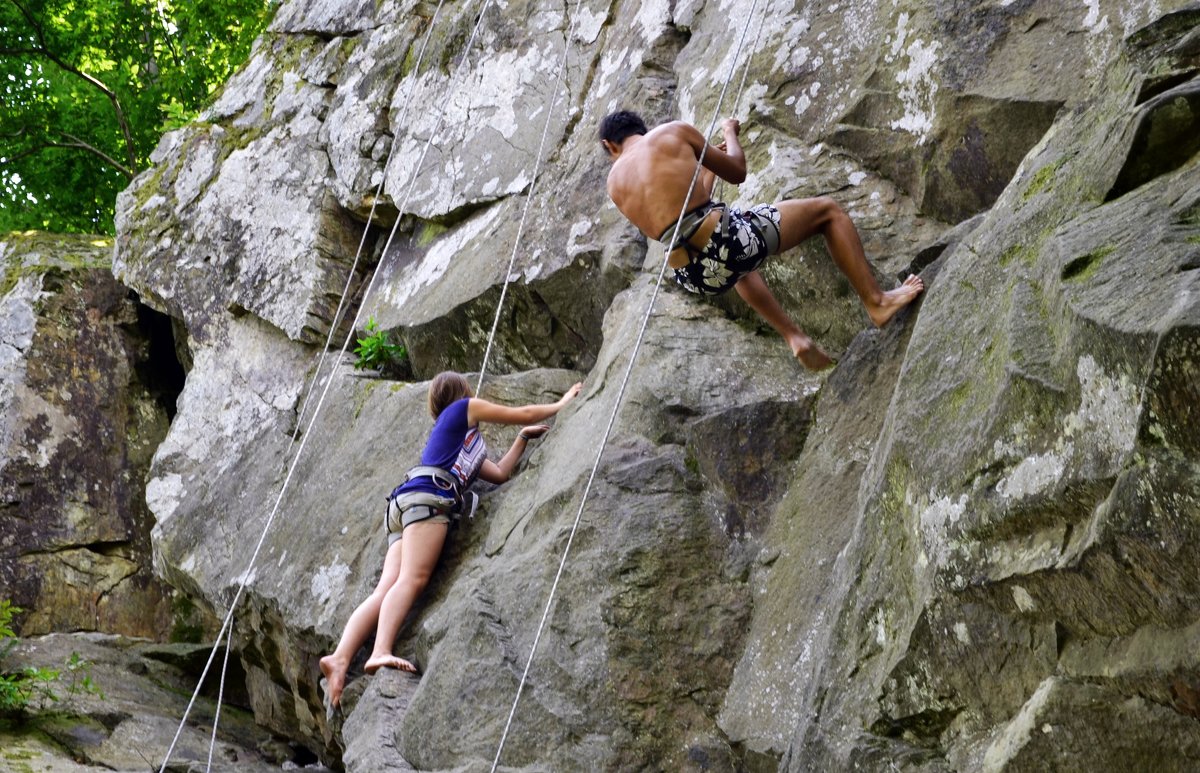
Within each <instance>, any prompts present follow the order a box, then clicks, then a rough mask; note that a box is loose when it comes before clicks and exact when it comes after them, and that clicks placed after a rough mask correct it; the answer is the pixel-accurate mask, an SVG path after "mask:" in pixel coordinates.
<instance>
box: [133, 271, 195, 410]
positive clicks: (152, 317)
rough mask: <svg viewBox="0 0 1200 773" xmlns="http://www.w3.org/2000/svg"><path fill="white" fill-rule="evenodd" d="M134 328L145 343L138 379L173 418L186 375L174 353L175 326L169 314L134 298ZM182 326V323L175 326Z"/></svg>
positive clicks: (137, 371)
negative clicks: (135, 306) (135, 323)
mask: <svg viewBox="0 0 1200 773" xmlns="http://www.w3.org/2000/svg"><path fill="white" fill-rule="evenodd" d="M134 300H135V301H136V302H137V327H138V331H139V332H140V333H141V334H142V335H143V336H145V338H146V341H147V343H148V346H147V352H146V356H145V357H144V358H140V359H139V360H138V362H137V363H136V365H135V366H134V369H135V372H136V373H137V376H138V380H139V381H141V383H142V385H143V386H145V388H146V390H147V391H148V392H149V393H150V395H151V396H152V397H153V398H154V401H155V402H156V403H158V404H159V405H160V406H161V407H162V409H163V410H164V411H166V414H167V420H168V421H171V420H173V419H174V418H175V402H176V400H178V399H179V394H180V393H181V392H183V384H184V381H185V379H186V377H187V373H186V371H185V370H184V367H183V364H182V363H181V362H180V361H179V357H178V356H177V354H176V352H177V348H176V342H175V330H176V327H177V326H176V325H174V324H173V323H172V320H171V317H169V316H167V315H166V314H162V313H161V312H158V311H155V310H154V309H152V308H150V307H149V306H147V305H145V304H144V303H142V302H141V301H140V300H137V295H136V293H135V294H134ZM178 327H180V328H182V326H178Z"/></svg>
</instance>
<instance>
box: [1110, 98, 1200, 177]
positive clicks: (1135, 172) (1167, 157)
mask: <svg viewBox="0 0 1200 773" xmlns="http://www.w3.org/2000/svg"><path fill="white" fill-rule="evenodd" d="M1197 123H1200V82H1194V81H1188V82H1187V83H1184V84H1182V85H1180V86H1177V87H1175V88H1173V89H1169V90H1166V91H1164V92H1163V93H1161V94H1159V95H1158V96H1156V97H1154V98H1153V99H1151V100H1150V101H1148V102H1147V103H1146V105H1145V107H1143V108H1142V112H1141V114H1140V115H1139V116H1138V118H1137V126H1136V128H1135V129H1134V132H1133V139H1132V140H1131V141H1130V143H1129V151H1128V153H1127V154H1126V156H1125V160H1124V163H1123V164H1122V165H1121V171H1120V174H1118V176H1117V180H1116V182H1115V183H1113V186H1112V189H1110V190H1109V192H1108V195H1106V196H1105V197H1104V200H1105V201H1112V200H1114V199H1117V198H1120V197H1121V196H1124V195H1125V194H1126V193H1129V192H1130V191H1133V190H1135V189H1137V188H1140V187H1141V186H1143V185H1145V184H1146V183H1148V182H1150V181H1151V180H1153V179H1155V178H1156V177H1161V176H1162V175H1166V174H1170V173H1171V172H1174V171H1175V170H1177V169H1180V168H1182V167H1184V166H1186V165H1188V164H1189V163H1191V162H1192V161H1193V159H1194V158H1195V156H1196V155H1197V154H1200V132H1198V131H1196V126H1197Z"/></svg>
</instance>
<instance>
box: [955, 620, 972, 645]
mask: <svg viewBox="0 0 1200 773" xmlns="http://www.w3.org/2000/svg"><path fill="white" fill-rule="evenodd" d="M954 638H956V639H958V640H959V642H961V643H962V644H967V645H969V644H970V643H971V632H970V631H969V630H967V624H966V623H963V622H958V623H955V624H954Z"/></svg>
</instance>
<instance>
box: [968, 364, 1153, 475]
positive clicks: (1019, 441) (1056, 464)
mask: <svg viewBox="0 0 1200 773" xmlns="http://www.w3.org/2000/svg"><path fill="white" fill-rule="evenodd" d="M1076 374H1077V375H1078V377H1079V393H1080V399H1079V407H1078V408H1077V409H1076V410H1075V411H1074V412H1073V413H1071V414H1070V415H1068V416H1067V417H1065V418H1064V419H1063V421H1062V431H1061V433H1060V434H1059V437H1058V441H1057V442H1056V444H1055V447H1054V448H1053V449H1050V450H1048V451H1045V452H1043V453H1038V454H1032V455H1030V456H1027V457H1025V458H1024V459H1022V460H1021V461H1020V462H1019V463H1018V464H1017V466H1016V467H1014V468H1013V469H1012V471H1011V472H1009V474H1008V475H1006V476H1005V477H1004V479H1003V480H1001V481H1000V482H999V483H998V484H997V485H996V491H997V492H998V493H999V494H1000V495H1001V496H1002V497H1005V498H1012V499H1019V498H1022V497H1027V496H1033V495H1036V494H1041V493H1044V492H1046V491H1048V490H1050V489H1051V488H1052V487H1053V486H1054V485H1055V484H1057V483H1058V481H1059V480H1061V479H1062V477H1063V475H1064V473H1065V472H1066V470H1067V468H1068V466H1069V465H1070V463H1071V462H1072V461H1073V460H1075V459H1076V457H1077V456H1080V455H1082V454H1083V453H1087V454H1088V455H1089V456H1092V457H1094V458H1098V459H1101V460H1106V461H1105V462H1103V463H1104V464H1106V465H1107V466H1110V467H1115V466H1119V465H1120V463H1121V461H1120V460H1121V459H1122V458H1123V457H1124V456H1126V455H1127V454H1129V453H1130V452H1131V451H1132V450H1133V446H1134V441H1135V440H1136V437H1137V423H1138V416H1139V413H1140V401H1139V398H1138V392H1137V389H1136V388H1135V387H1134V385H1133V384H1132V383H1131V382H1130V381H1129V379H1128V377H1126V376H1125V375H1121V376H1119V377H1114V376H1111V375H1109V374H1107V373H1105V372H1104V370H1103V369H1102V368H1101V367H1100V366H1099V365H1098V364H1097V363H1096V361H1095V360H1094V359H1093V358H1092V357H1091V356H1090V355H1084V356H1083V357H1081V358H1080V359H1079V363H1078V365H1077V367H1076ZM1023 434H1024V430H1023V429H1022V428H1021V427H1020V426H1017V427H1014V438H1012V439H1009V440H1004V439H998V440H996V442H995V443H993V445H992V451H993V453H994V454H995V455H996V457H997V458H1004V457H1006V456H1017V455H1020V453H1021V450H1020V449H1021V448H1022V447H1023V446H1024V445H1025V444H1026V442H1027V441H1026V440H1024V438H1023V437H1022V435H1023ZM1077 440H1078V441H1079V443H1078V445H1077V443H1076V441H1077Z"/></svg>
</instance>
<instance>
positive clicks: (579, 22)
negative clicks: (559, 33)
mask: <svg viewBox="0 0 1200 773" xmlns="http://www.w3.org/2000/svg"><path fill="white" fill-rule="evenodd" d="M607 16H608V14H605V13H602V12H600V11H593V10H592V9H590V8H584V7H583V6H582V5H580V6H578V7H577V10H576V11H575V18H574V21H573V22H572V24H573V25H574V27H573V28H572V32H573V33H574V38H575V41H576V42H579V43H583V44H585V45H591V44H592V43H595V42H596V38H598V37H599V36H600V30H601V29H603V27H604V20H605V19H606V18H607Z"/></svg>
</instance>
